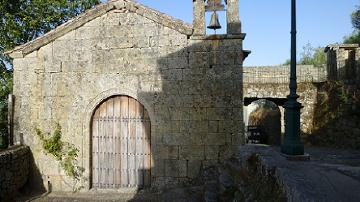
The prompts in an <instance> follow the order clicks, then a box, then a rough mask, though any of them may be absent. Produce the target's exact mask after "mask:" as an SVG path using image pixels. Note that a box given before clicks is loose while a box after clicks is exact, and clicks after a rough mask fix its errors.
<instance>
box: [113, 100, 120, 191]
mask: <svg viewBox="0 0 360 202" xmlns="http://www.w3.org/2000/svg"><path fill="white" fill-rule="evenodd" d="M120 108H121V102H120V97H119V96H117V97H115V98H114V148H115V150H114V152H115V156H114V168H115V174H114V175H115V176H114V178H115V179H114V182H115V186H114V187H115V188H119V187H121V180H120V179H121V172H120V171H121V164H120V162H121V149H120V144H121V142H120V138H121V136H120V135H121V131H120V130H121V128H120V124H121V122H120V117H121V114H120Z"/></svg>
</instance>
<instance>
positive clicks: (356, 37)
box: [344, 6, 360, 44]
mask: <svg viewBox="0 0 360 202" xmlns="http://www.w3.org/2000/svg"><path fill="white" fill-rule="evenodd" d="M351 23H352V25H353V27H354V29H355V30H354V32H353V33H352V34H351V35H350V36H347V37H345V39H344V43H347V44H352V43H357V44H360V6H357V7H356V9H355V11H354V12H353V13H352V14H351Z"/></svg>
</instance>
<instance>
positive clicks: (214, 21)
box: [207, 11, 221, 30]
mask: <svg viewBox="0 0 360 202" xmlns="http://www.w3.org/2000/svg"><path fill="white" fill-rule="evenodd" d="M207 28H209V29H213V30H217V29H221V25H220V22H219V16H218V14H217V13H216V12H215V11H214V12H213V14H212V15H211V20H210V25H209V26H208V27H207Z"/></svg>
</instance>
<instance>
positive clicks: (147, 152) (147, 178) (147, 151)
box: [144, 110, 151, 186]
mask: <svg viewBox="0 0 360 202" xmlns="http://www.w3.org/2000/svg"><path fill="white" fill-rule="evenodd" d="M146 114H147V112H146V110H145V117H146ZM150 127H151V123H150V120H149V119H144V157H145V159H144V170H145V173H144V186H150V184H151V136H150V132H151V128H150Z"/></svg>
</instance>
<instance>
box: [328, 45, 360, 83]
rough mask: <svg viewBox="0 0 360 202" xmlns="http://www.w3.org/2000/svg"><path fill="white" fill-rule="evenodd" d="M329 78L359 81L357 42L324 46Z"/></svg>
mask: <svg viewBox="0 0 360 202" xmlns="http://www.w3.org/2000/svg"><path fill="white" fill-rule="evenodd" d="M325 52H326V53H327V71H328V72H329V74H328V79H329V80H342V81H346V82H353V81H357V83H359V81H360V48H359V45H358V44H334V45H329V46H327V47H326V49H325Z"/></svg>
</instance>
